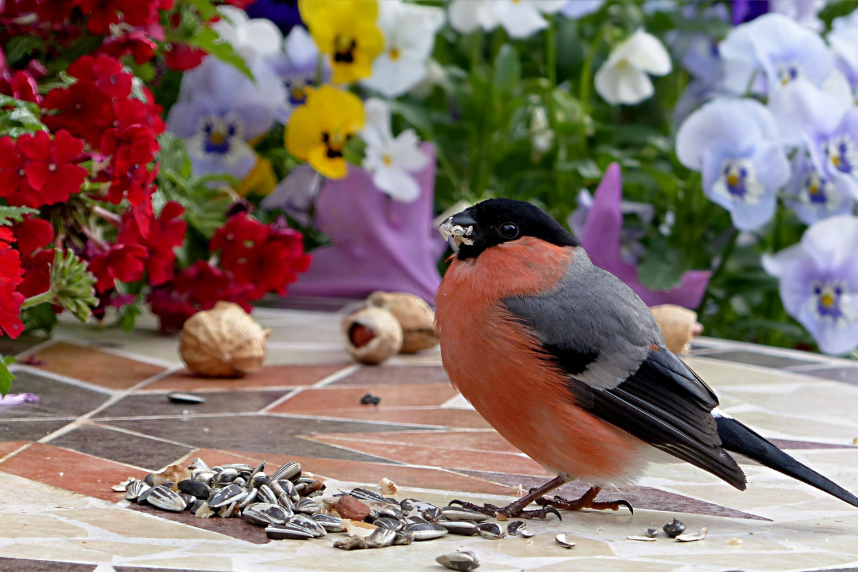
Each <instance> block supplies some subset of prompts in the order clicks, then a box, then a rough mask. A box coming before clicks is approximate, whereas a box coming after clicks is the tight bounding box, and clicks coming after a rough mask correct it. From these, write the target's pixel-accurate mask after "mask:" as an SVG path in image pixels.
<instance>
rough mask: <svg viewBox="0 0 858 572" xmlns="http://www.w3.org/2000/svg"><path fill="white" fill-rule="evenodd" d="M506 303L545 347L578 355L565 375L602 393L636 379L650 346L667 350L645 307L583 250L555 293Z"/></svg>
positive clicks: (567, 366)
mask: <svg viewBox="0 0 858 572" xmlns="http://www.w3.org/2000/svg"><path fill="white" fill-rule="evenodd" d="M504 303H505V304H506V306H507V308H508V309H509V310H510V311H511V312H512V313H513V314H514V315H515V316H516V317H517V318H519V319H520V320H521V321H522V322H523V323H524V324H525V325H527V326H529V327H530V329H531V330H532V331H533V333H534V334H535V335H536V337H537V338H538V339H539V341H540V342H541V343H542V345H543V346H546V347H550V348H556V349H558V350H561V351H562V352H565V353H566V354H567V355H569V352H570V351H571V352H573V355H574V353H578V354H580V355H581V361H580V363H577V364H576V363H571V362H572V361H574V360H567V363H566V364H564V366H565V369H566V370H567V371H568V372H569V373H572V374H574V375H575V377H576V378H577V379H578V380H580V381H583V382H584V383H587V384H588V385H591V386H593V387H595V388H598V389H611V388H613V387H616V386H617V385H619V384H620V383H621V382H622V381H624V380H625V379H626V378H628V377H629V376H630V375H632V374H633V373H635V372H636V371H637V370H638V368H639V367H640V365H641V364H642V363H643V362H644V360H645V359H646V357H647V355H649V351H650V349H649V348H650V345H651V344H655V345H657V346H660V347H663V346H664V339H663V337H662V335H661V330H660V329H659V327H658V323H656V321H655V318H653V316H652V312H650V311H649V308H647V307H646V304H644V303H643V301H641V299H640V298H639V297H638V296H637V295H636V294H635V293H634V292H633V291H632V290H631V288H629V287H628V286H626V285H625V284H624V283H623V282H621V281H620V280H618V279H617V278H616V277H614V276H613V275H612V274H610V273H608V272H605V271H604V270H602V269H601V268H598V267H597V266H594V265H593V263H592V262H590V259H589V258H588V257H587V255H586V253H585V252H584V251H583V250H582V249H580V248H579V249H577V250H576V252H575V257H574V258H573V259H572V263H571V264H570V267H569V271H568V273H567V274H566V276H565V277H564V278H563V280H562V281H561V282H560V285H559V287H558V288H557V289H556V290H554V291H552V292H549V293H547V294H543V295H541V296H530V297H516V298H508V299H506V300H504Z"/></svg>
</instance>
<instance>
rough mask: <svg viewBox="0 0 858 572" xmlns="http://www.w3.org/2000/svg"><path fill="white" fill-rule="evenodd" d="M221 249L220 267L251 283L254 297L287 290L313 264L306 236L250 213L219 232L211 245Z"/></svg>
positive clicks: (251, 294) (238, 217)
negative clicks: (257, 218) (263, 220)
mask: <svg viewBox="0 0 858 572" xmlns="http://www.w3.org/2000/svg"><path fill="white" fill-rule="evenodd" d="M209 247H210V248H211V250H212V251H216V250H220V251H221V255H220V266H221V268H223V269H224V270H228V271H230V272H231V273H232V274H233V275H234V276H235V279H236V281H237V282H238V283H239V284H250V285H252V286H253V289H252V290H251V292H250V298H251V299H252V300H257V299H259V298H262V297H263V296H264V295H265V294H267V293H268V292H276V293H278V294H281V295H282V294H285V293H286V286H287V285H288V284H290V283H292V282H295V281H296V280H297V279H298V273H299V272H304V271H305V270H306V269H307V268H308V267H309V265H310V260H311V258H310V255H308V254H306V253H305V252H304V237H303V236H302V235H301V233H299V232H297V231H295V230H292V229H290V228H288V227H286V226H285V224H283V225H281V226H266V225H264V224H262V223H260V222H259V221H257V220H255V219H252V218H250V217H249V216H248V215H247V213H240V214H237V215H235V216H233V217H231V218H230V219H229V220H228V221H227V222H226V224H225V225H224V226H223V227H221V228H219V229H218V230H217V232H215V235H214V237H213V238H212V240H211V243H210V244H209Z"/></svg>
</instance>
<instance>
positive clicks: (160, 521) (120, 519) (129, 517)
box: [49, 508, 228, 540]
mask: <svg viewBox="0 0 858 572" xmlns="http://www.w3.org/2000/svg"><path fill="white" fill-rule="evenodd" d="M49 514H56V515H57V516H61V517H64V518H66V519H68V520H72V521H79V522H82V523H86V524H88V525H92V526H95V527H98V528H99V529H101V530H103V531H106V532H109V533H112V534H118V535H120V536H124V537H127V538H164V539H170V540H224V539H226V538H228V537H226V536H224V535H222V534H218V533H216V532H209V531H207V530H201V529H199V528H194V527H192V526H186V525H184V524H179V523H177V522H173V521H170V520H167V519H164V518H157V517H152V516H148V515H145V514H141V513H138V512H134V511H131V510H128V509H122V508H104V509H100V510H63V511H52V512H50V513H49Z"/></svg>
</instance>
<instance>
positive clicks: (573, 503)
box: [536, 487, 635, 514]
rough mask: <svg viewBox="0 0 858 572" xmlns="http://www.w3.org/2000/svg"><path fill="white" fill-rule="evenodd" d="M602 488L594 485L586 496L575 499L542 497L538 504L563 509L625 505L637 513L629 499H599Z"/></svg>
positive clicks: (597, 508) (615, 507)
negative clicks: (597, 497) (597, 498)
mask: <svg viewBox="0 0 858 572" xmlns="http://www.w3.org/2000/svg"><path fill="white" fill-rule="evenodd" d="M600 490H601V488H600V487H592V488H591V489H590V490H588V491H587V492H586V493H584V496H582V497H581V498H579V499H575V500H569V499H564V498H563V497H559V496H554V497H547V496H546V497H541V498H539V499H537V500H536V504H538V505H542V506H543V507H556V508H559V509H563V510H583V509H585V508H591V509H594V510H620V507H621V506H624V507H626V508H627V509H629V512H630V513H632V514H634V513H635V509H634V508H632V505H631V503H630V502H629V501H627V500H615V501H597V500H596V495H598V494H599V491H600Z"/></svg>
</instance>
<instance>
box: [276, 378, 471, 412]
mask: <svg viewBox="0 0 858 572" xmlns="http://www.w3.org/2000/svg"><path fill="white" fill-rule="evenodd" d="M367 393H371V394H372V395H375V396H377V397H380V398H381V403H380V404H379V405H377V406H373V405H361V402H360V400H361V397H363V396H364V395H366V394H367ZM455 396H456V390H455V389H453V386H452V385H450V384H449V383H430V384H421V385H362V386H354V387H350V386H349V387H323V388H319V389H308V390H304V391H302V392H301V393H299V394H298V395H296V396H294V397H291V398H289V399H287V400H286V401H284V402H283V403H281V404H280V405H278V406H277V407H275V408H274V409H273V410H272V413H301V414H311V413H312V412H321V411H332V410H349V409H354V410H357V411H366V410H375V411H381V410H384V409H388V408H390V407H414V406H426V405H441V404H443V403H444V402H445V401H447V400H449V399H450V398H452V397H455Z"/></svg>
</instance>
